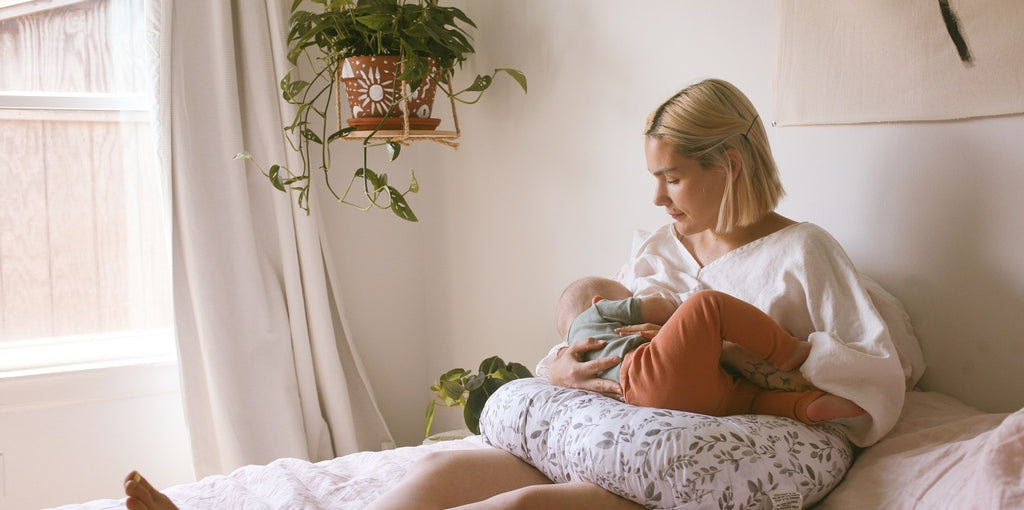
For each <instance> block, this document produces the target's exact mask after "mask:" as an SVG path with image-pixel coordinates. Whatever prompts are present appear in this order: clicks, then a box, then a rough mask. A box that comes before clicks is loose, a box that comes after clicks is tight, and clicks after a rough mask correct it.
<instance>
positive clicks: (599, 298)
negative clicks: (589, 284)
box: [593, 296, 604, 305]
mask: <svg viewBox="0 0 1024 510" xmlns="http://www.w3.org/2000/svg"><path fill="white" fill-rule="evenodd" d="M603 300H604V298H603V297H601V296H594V302H593V304H595V305H596V304H597V302H598V301H603Z"/></svg>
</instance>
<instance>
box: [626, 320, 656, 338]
mask: <svg viewBox="0 0 1024 510" xmlns="http://www.w3.org/2000/svg"><path fill="white" fill-rule="evenodd" d="M659 331H661V326H659V325H657V324H651V323H644V324H634V325H631V326H622V327H621V328H618V329H616V330H615V332H616V333H618V334H619V336H630V335H640V336H642V337H644V338H646V339H648V340H652V339H653V338H654V335H657V334H658V332H659Z"/></svg>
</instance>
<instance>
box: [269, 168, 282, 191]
mask: <svg viewBox="0 0 1024 510" xmlns="http://www.w3.org/2000/svg"><path fill="white" fill-rule="evenodd" d="M267 175H268V176H269V177H270V183H271V184H273V185H274V187H275V188H277V189H279V190H281V191H285V189H284V183H282V182H281V165H271V166H270V170H268V171H267Z"/></svg>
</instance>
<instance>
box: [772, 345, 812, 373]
mask: <svg viewBox="0 0 1024 510" xmlns="http://www.w3.org/2000/svg"><path fill="white" fill-rule="evenodd" d="M810 354H811V343H810V342H801V341H799V340H797V342H796V347H794V348H793V353H792V354H790V355H789V359H788V360H786V362H785V363H783V364H781V365H779V370H782V371H783V372H789V371H791V370H796V369H797V368H800V365H803V364H804V362H805V361H807V356H809V355H810Z"/></svg>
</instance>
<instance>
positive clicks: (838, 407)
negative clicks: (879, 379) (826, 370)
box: [807, 393, 867, 422]
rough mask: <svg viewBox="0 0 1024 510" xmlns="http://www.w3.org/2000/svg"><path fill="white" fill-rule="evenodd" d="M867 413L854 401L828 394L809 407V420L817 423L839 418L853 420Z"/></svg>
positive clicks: (815, 400)
mask: <svg viewBox="0 0 1024 510" xmlns="http://www.w3.org/2000/svg"><path fill="white" fill-rule="evenodd" d="M865 412H867V411H865V410H864V409H863V408H861V407H860V406H859V405H857V404H854V403H853V401H851V400H847V399H845V398H843V397H837V396H836V395H832V394H831V393H826V394H824V395H822V396H820V397H818V398H816V399H814V401H813V402H811V403H810V404H808V405H807V418H809V419H811V420H812V421H815V422H822V421H828V420H835V419H837V418H853V417H854V416H860V415H862V414H864V413H865Z"/></svg>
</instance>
